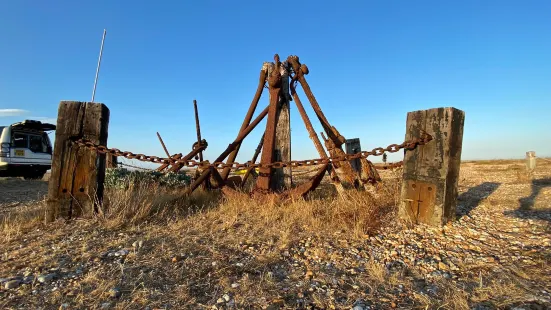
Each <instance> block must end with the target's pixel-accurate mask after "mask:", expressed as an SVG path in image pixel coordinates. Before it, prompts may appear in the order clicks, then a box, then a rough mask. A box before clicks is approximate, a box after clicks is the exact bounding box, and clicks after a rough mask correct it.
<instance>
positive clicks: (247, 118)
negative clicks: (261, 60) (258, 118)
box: [221, 64, 268, 180]
mask: <svg viewBox="0 0 551 310" xmlns="http://www.w3.org/2000/svg"><path fill="white" fill-rule="evenodd" d="M267 74H268V70H267V68H266V64H264V66H263V67H262V69H261V70H260V76H259V77H258V86H257V87H256V93H255V94H254V97H253V100H252V102H251V105H250V107H249V110H248V111H247V114H246V115H245V119H244V120H243V123H242V124H241V128H240V129H239V134H241V133H242V132H243V131H245V129H246V128H247V126H249V124H250V122H251V119H252V118H253V114H254V111H255V110H256V107H257V105H258V101H259V100H260V96H262V91H263V90H264V84H266V76H267ZM240 147H241V143H239V144H238V145H237V146H236V147H235V149H234V150H233V151H232V152H231V153H230V154H229V157H228V160H227V162H228V163H232V162H234V161H235V158H236V157H237V153H238V152H239V148H240ZM230 171H231V169H229V168H225V169H224V170H223V171H222V173H221V176H222V178H223V179H224V180H225V179H227V178H228V175H229V174H230Z"/></svg>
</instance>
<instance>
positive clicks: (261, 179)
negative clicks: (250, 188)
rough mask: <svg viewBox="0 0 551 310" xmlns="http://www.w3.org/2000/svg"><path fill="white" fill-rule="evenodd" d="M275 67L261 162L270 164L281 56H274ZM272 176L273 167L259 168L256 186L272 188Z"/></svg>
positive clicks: (279, 85)
mask: <svg viewBox="0 0 551 310" xmlns="http://www.w3.org/2000/svg"><path fill="white" fill-rule="evenodd" d="M274 60H275V68H274V69H272V70H271V74H270V76H269V77H268V90H269V92H270V105H269V111H268V119H267V121H266V131H265V132H264V145H263V147H262V149H263V151H262V156H261V158H260V163H262V164H268V163H272V162H274V153H273V152H274V141H275V134H276V113H277V106H278V101H279V92H280V91H281V73H280V71H279V66H280V65H281V63H280V62H279V56H278V55H277V54H276V55H275V56H274ZM271 177H272V167H262V168H260V169H259V173H258V178H257V179H256V187H257V188H258V189H259V190H261V191H267V190H269V189H270V178H271Z"/></svg>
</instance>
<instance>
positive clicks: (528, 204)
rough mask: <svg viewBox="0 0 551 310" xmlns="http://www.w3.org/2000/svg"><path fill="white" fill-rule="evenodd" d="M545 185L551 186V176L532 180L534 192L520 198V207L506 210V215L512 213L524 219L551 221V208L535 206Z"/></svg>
mask: <svg viewBox="0 0 551 310" xmlns="http://www.w3.org/2000/svg"><path fill="white" fill-rule="evenodd" d="M545 187H551V178H549V177H548V178H542V179H535V180H532V192H531V193H530V195H529V196H526V197H522V198H520V199H519V200H518V202H519V207H518V209H516V210H513V211H505V212H504V214H505V215H512V216H516V217H518V218H522V219H539V220H546V221H548V222H550V223H551V208H535V201H536V199H537V198H538V195H539V194H540V192H541V190H542V189H543V188H545Z"/></svg>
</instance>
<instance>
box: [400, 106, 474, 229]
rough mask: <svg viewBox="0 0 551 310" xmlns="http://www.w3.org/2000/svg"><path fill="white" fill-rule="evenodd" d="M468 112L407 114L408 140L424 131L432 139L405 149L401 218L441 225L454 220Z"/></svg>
mask: <svg viewBox="0 0 551 310" xmlns="http://www.w3.org/2000/svg"><path fill="white" fill-rule="evenodd" d="M464 121H465V113H464V112H463V111H461V110H458V109H456V108H453V107H446V108H435V109H430V110H422V111H414V112H409V113H408V114H407V125H406V130H407V131H406V141H408V140H410V139H414V138H418V137H420V136H421V134H422V133H423V132H426V133H428V134H430V135H431V136H432V137H433V139H432V141H430V142H429V143H427V144H426V145H422V146H417V147H416V148H415V149H413V150H405V151H404V152H405V154H404V172H403V183H402V192H401V203H400V216H401V217H402V218H404V219H406V220H411V221H412V222H414V223H425V224H428V225H433V226H441V225H444V224H446V223H447V222H449V221H451V220H453V219H455V212H456V204H457V194H458V189H457V185H458V180H459V166H460V163H461V147H462V142H463V125H464Z"/></svg>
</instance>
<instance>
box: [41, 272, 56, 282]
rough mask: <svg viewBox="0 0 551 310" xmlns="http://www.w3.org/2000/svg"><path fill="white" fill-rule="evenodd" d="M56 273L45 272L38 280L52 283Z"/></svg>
mask: <svg viewBox="0 0 551 310" xmlns="http://www.w3.org/2000/svg"><path fill="white" fill-rule="evenodd" d="M54 278H55V275H54V274H53V273H49V274H43V275H40V276H38V278H37V280H38V282H40V283H50V282H52V281H53V280H54Z"/></svg>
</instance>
